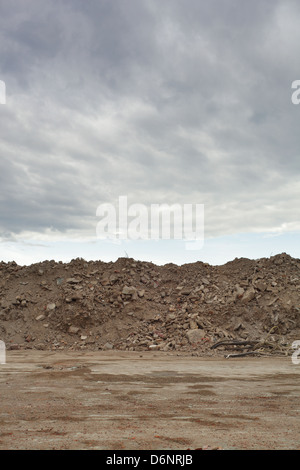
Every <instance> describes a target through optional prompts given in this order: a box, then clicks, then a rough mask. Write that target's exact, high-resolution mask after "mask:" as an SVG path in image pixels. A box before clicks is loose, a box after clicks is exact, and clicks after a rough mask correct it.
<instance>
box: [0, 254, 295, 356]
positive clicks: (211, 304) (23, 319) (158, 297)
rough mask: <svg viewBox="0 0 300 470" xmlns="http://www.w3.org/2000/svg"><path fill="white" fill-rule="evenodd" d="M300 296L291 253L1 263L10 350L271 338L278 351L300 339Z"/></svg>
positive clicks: (200, 350)
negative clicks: (167, 260)
mask: <svg viewBox="0 0 300 470" xmlns="http://www.w3.org/2000/svg"><path fill="white" fill-rule="evenodd" d="M299 298H300V260H299V259H294V258H292V257H290V256H289V255H287V254H285V253H283V254H280V255H276V256H271V257H270V258H261V259H258V260H250V259H246V258H239V259H237V258H236V259H235V260H233V261H231V262H228V263H226V264H224V265H222V266H211V265H209V264H207V263H203V262H200V261H199V262H196V263H190V264H185V265H182V266H177V265H175V264H166V265H164V266H157V265H155V264H153V263H151V262H143V261H135V260H134V259H132V258H119V259H118V260H117V261H116V262H108V263H105V262H102V261H88V262H87V261H85V260H83V259H81V258H77V259H74V260H72V261H71V262H70V263H62V262H55V261H53V260H51V261H44V262H41V263H37V264H32V265H30V266H19V265H17V264H16V263H15V262H9V263H4V262H1V263H0V339H1V340H3V341H4V342H5V344H6V347H7V349H20V348H27V349H44V350H56V349H66V350H68V349H70V350H82V349H90V350H99V349H100V350H101V349H119V350H130V351H140V350H160V351H177V352H180V353H181V352H182V353H184V352H187V353H189V354H190V353H191V352H192V353H193V354H198V355H214V354H219V353H220V351H222V350H223V353H224V349H226V344H227V343H231V347H232V348H233V349H236V348H237V347H238V345H237V344H234V343H235V342H242V343H243V344H245V343H247V342H248V343H249V344H253V342H254V343H255V344H257V343H258V342H261V344H263V343H264V344H267V343H266V338H267V339H268V345H272V344H274V345H275V344H277V345H278V344H279V345H281V347H279V348H278V347H277V348H273V349H274V351H275V350H276V351H277V352H278V351H282V350H283V346H286V345H291V343H292V342H293V341H294V340H297V339H298V340H299V339H300V311H299V309H300V302H299ZM220 342H221V343H222V342H223V345H221V346H222V347H221V348H219V347H214V345H216V343H220ZM251 342H252V343H251ZM224 343H225V344H224ZM232 343H233V344H232ZM256 349H257V348H256ZM273 349H272V348H271V347H269V351H272V350H273Z"/></svg>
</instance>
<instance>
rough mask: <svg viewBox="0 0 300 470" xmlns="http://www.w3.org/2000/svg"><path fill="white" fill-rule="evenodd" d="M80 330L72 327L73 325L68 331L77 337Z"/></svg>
mask: <svg viewBox="0 0 300 470" xmlns="http://www.w3.org/2000/svg"><path fill="white" fill-rule="evenodd" d="M79 330H80V328H78V327H77V326H72V325H71V326H70V327H69V329H68V332H69V333H71V334H72V335H76V334H77V333H78V331H79Z"/></svg>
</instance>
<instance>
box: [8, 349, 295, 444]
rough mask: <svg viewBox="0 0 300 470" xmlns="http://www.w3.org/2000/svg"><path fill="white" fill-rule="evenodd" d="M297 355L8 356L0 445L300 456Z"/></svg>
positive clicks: (112, 353) (35, 353)
mask: <svg viewBox="0 0 300 470" xmlns="http://www.w3.org/2000/svg"><path fill="white" fill-rule="evenodd" d="M299 379H300V365H295V364H293V363H292V361H291V358H274V357H272V358H263V357H259V358H248V357H247V358H240V359H224V358H223V359H222V358H196V357H191V356H189V357H182V356H181V357H178V356H177V355H176V354H174V353H163V352H158V353H157V352H155V353H154V352H150V351H146V352H143V353H137V352H117V351H108V352H105V351H98V352H82V353H78V352H65V351H62V352H46V351H8V353H7V362H6V364H2V365H0V396H1V412H0V423H1V427H0V449H2V450H3V449H25V450H26V449H47V450H52V449H83V450H85V449H94V450H124V449H125V450H131V449H135V450H153V449H154V450H161V449H163V450H169V449H173V450H174V449H181V450H187V449H190V450H194V449H199V448H220V449H224V450H227V449H229V450H231V449H232V450H237V449H241V450H243V449H295V450H296V449H297V450H300V420H299V417H300V416H299V414H300V407H299V405H300V401H299V384H300V381H299Z"/></svg>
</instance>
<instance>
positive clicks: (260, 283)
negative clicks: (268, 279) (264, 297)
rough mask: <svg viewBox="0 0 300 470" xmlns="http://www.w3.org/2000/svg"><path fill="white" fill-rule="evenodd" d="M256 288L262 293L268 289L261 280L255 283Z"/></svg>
mask: <svg viewBox="0 0 300 470" xmlns="http://www.w3.org/2000/svg"><path fill="white" fill-rule="evenodd" d="M255 287H256V288H257V289H258V290H259V291H261V292H264V291H265V290H266V289H267V287H268V286H267V284H266V283H265V282H263V281H261V280H259V281H256V282H255Z"/></svg>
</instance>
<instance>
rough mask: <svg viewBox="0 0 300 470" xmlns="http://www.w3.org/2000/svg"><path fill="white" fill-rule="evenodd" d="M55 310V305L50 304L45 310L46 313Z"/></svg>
mask: <svg viewBox="0 0 300 470" xmlns="http://www.w3.org/2000/svg"><path fill="white" fill-rule="evenodd" d="M55 308H56V305H55V303H50V304H48V305H47V310H48V311H51V310H55Z"/></svg>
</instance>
